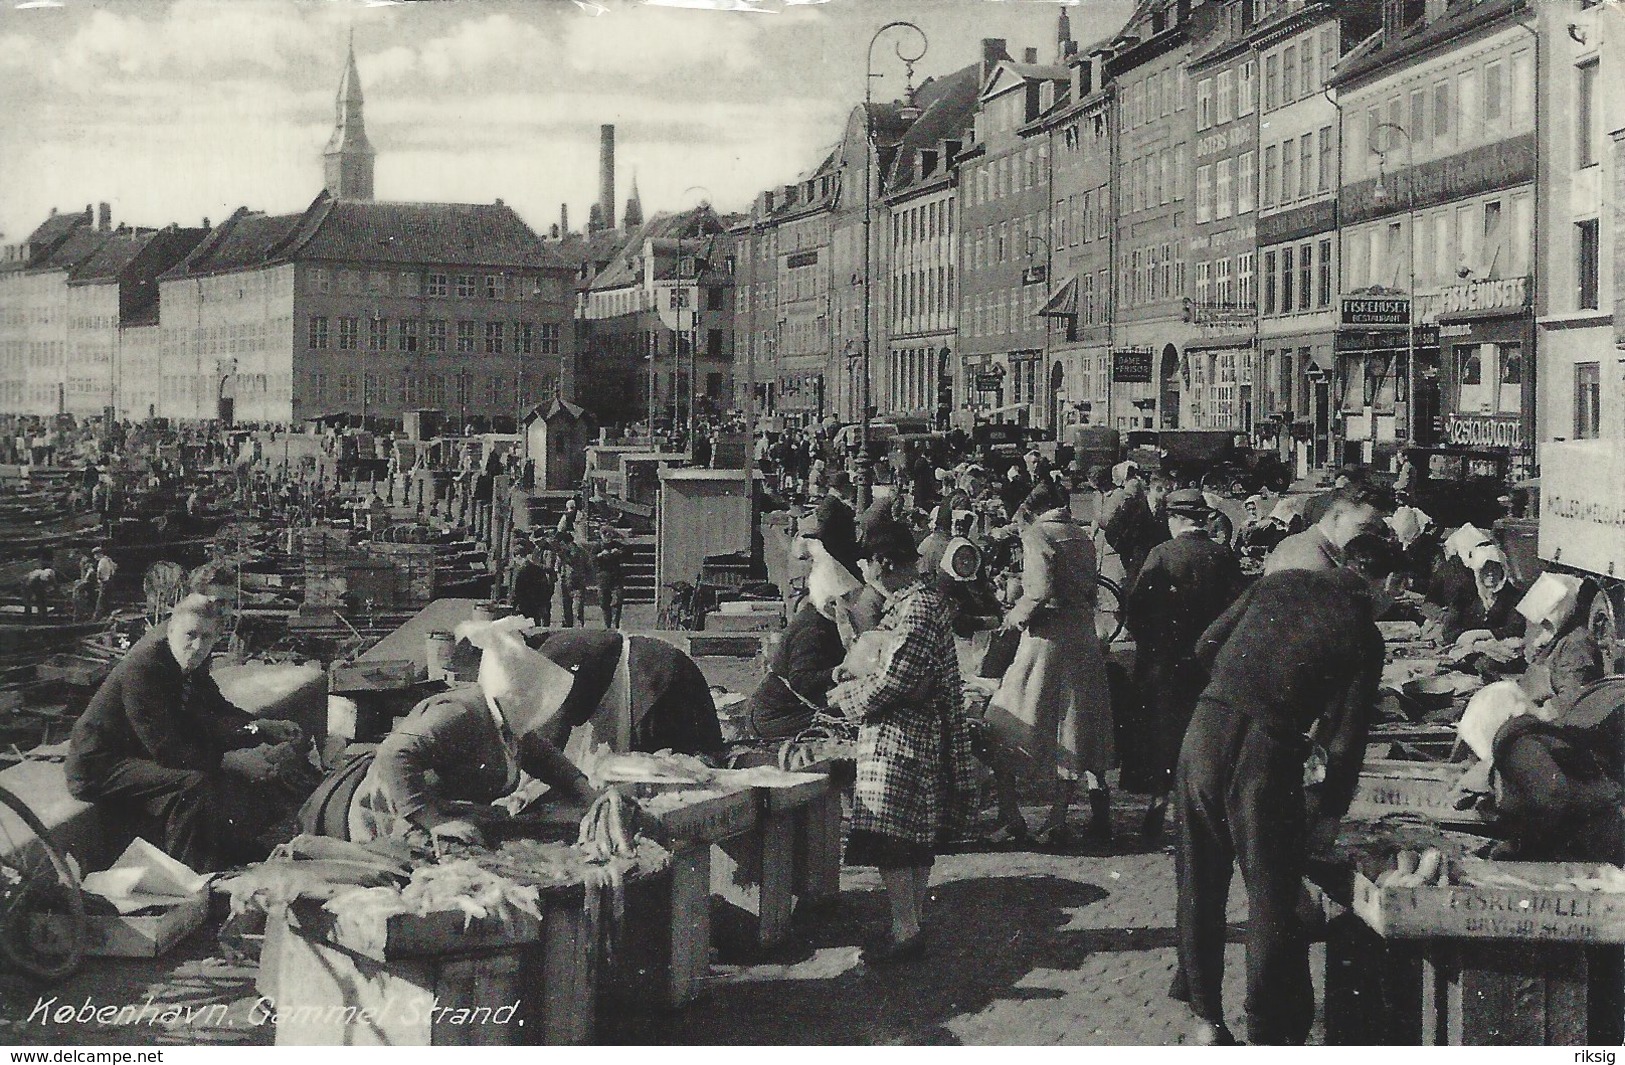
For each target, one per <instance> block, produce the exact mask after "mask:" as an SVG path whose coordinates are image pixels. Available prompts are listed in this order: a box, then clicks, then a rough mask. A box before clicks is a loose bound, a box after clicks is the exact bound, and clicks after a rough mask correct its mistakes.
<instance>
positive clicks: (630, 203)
mask: <svg viewBox="0 0 1625 1065" xmlns="http://www.w3.org/2000/svg"><path fill="white" fill-rule="evenodd" d="M621 224H622V225H624V226H626V228H627V229H631V228H632V227H633V226H641V225H642V224H643V201H642V200H640V199H639V198H638V172H637V171H636V170H634V171H632V195H631V196H629V197H628V198H627V201H626V212H625V213H624V214H623V215H622V216H621Z"/></svg>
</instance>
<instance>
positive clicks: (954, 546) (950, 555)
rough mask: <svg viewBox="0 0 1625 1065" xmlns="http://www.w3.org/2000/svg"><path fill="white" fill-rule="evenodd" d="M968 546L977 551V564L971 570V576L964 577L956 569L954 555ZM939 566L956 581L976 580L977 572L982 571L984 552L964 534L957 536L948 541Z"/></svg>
mask: <svg viewBox="0 0 1625 1065" xmlns="http://www.w3.org/2000/svg"><path fill="white" fill-rule="evenodd" d="M967 547H968V548H970V549H971V550H972V551H974V552H975V553H976V565H975V567H974V568H973V569H972V570H971V571H970V575H969V576H964V577H962V576H960V575H959V573H958V572H957V571H956V570H955V569H954V556H956V555H957V554H959V552H961V551H963V550H965V548H967ZM937 566H938V568H940V569H941V570H942V572H944V573H946V574H947V575H948V576H949V577H952V578H953V579H954V580H956V581H970V580H975V579H976V574H977V573H978V572H980V571H981V568H982V552H981V551H979V550H977V548H976V545H975V544H973V543H971V542H970V541H969V540H967V539H965V538H964V537H963V536H956V537H954V538H953V539H952V540H949V541H948V546H947V547H946V548H944V549H943V551H942V561H941V562H939V563H937Z"/></svg>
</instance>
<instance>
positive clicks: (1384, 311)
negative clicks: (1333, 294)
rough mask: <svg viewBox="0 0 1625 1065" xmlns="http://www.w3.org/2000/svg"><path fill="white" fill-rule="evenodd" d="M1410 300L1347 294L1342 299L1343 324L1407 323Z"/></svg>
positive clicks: (1408, 320)
mask: <svg viewBox="0 0 1625 1065" xmlns="http://www.w3.org/2000/svg"><path fill="white" fill-rule="evenodd" d="M1410 320H1411V301H1410V300H1408V299H1394V298H1392V297H1389V296H1349V297H1346V298H1345V299H1344V300H1343V324H1344V325H1401V326H1402V325H1409V324H1410Z"/></svg>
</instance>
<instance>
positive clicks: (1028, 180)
mask: <svg viewBox="0 0 1625 1065" xmlns="http://www.w3.org/2000/svg"><path fill="white" fill-rule="evenodd" d="M1048 178H1049V142H1048V141H1039V142H1038V143H1037V144H1029V145H1028V146H1027V147H1026V148H1024V149H1022V150H1021V151H1019V152H1013V153H1011V154H1010V155H1003V156H1000V157H999V158H997V159H989V160H987V161H986V162H984V163H983V164H982V165H981V166H979V167H977V168H976V169H975V170H974V171H973V172H972V174H971V180H969V181H967V182H965V184H964V186H963V187H964V193H965V206H967V207H974V206H976V205H977V204H983V203H989V202H991V201H993V200H998V199H1002V198H1004V197H1006V196H1014V195H1016V194H1017V193H1022V192H1026V191H1027V190H1028V189H1036V188H1038V187H1039V186H1040V185H1042V184H1044V182H1045V181H1047V180H1048Z"/></svg>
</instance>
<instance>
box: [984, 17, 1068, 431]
mask: <svg viewBox="0 0 1625 1065" xmlns="http://www.w3.org/2000/svg"><path fill="white" fill-rule="evenodd" d="M983 47H984V52H985V59H984V67H986V68H989V69H987V72H986V75H985V77H984V78H983V80H982V86H981V92H980V99H979V107H978V111H977V115H976V121H975V127H974V128H975V145H974V147H972V148H969V149H967V150H966V152H965V153H964V154H963V155H962V156H961V157H960V181H959V188H960V192H959V203H960V207H959V217H960V249H959V265H960V270H959V276H960V307H959V321H960V331H959V332H960V345H959V347H960V377H961V380H962V382H963V383H962V385H961V386H960V394H959V397H958V398H959V400H960V406H961V407H962V408H963V407H967V406H968V408H969V409H970V410H971V411H979V412H980V413H982V414H983V415H989V414H991V413H992V412H995V411H997V412H1001V413H1003V414H1008V415H1010V416H1012V417H1015V418H1018V419H1020V418H1025V419H1027V421H1028V423H1029V424H1041V423H1042V421H1043V419H1046V418H1047V417H1048V416H1049V409H1050V406H1051V404H1050V403H1049V402H1048V401H1047V396H1048V393H1047V391H1045V390H1046V389H1048V387H1049V385H1050V381H1049V360H1048V357H1047V356H1048V351H1049V341H1050V337H1049V334H1050V328H1049V326H1050V323H1051V322H1052V321H1053V320H1054V319H1052V318H1049V317H1045V316H1044V315H1042V314H1040V313H1039V312H1040V311H1042V310H1043V309H1044V306H1045V304H1046V302H1047V301H1048V298H1049V286H1048V284H1047V278H1048V273H1047V268H1048V264H1049V260H1050V256H1051V250H1050V248H1049V213H1050V180H1049V176H1050V165H1049V152H1050V140H1049V137H1048V135H1047V133H1046V132H1045V130H1044V129H1043V126H1042V123H1039V122H1038V121H1037V119H1038V118H1039V116H1041V115H1042V114H1043V113H1044V112H1046V111H1049V110H1050V109H1052V108H1053V107H1054V106H1055V103H1056V101H1057V99H1058V98H1059V96H1060V94H1061V93H1062V92H1064V90H1065V88H1066V86H1067V83H1068V80H1069V77H1070V75H1069V73H1068V71H1067V68H1066V67H1064V66H1058V65H1040V64H1039V63H1038V53H1037V49H1027V50H1026V51H1025V52H1024V53H1023V61H1022V62H1020V63H1017V62H1013V61H1011V60H1010V59H1008V58H1003V56H1005V54H1006V53H1005V52H1004V42H1003V41H986V42H983ZM996 57H997V58H996ZM1041 396H1043V397H1044V399H1045V402H1043V403H1040V402H1039V400H1040V397H1041Z"/></svg>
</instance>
